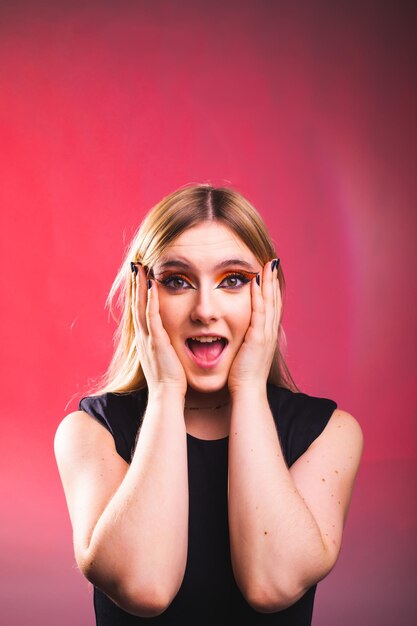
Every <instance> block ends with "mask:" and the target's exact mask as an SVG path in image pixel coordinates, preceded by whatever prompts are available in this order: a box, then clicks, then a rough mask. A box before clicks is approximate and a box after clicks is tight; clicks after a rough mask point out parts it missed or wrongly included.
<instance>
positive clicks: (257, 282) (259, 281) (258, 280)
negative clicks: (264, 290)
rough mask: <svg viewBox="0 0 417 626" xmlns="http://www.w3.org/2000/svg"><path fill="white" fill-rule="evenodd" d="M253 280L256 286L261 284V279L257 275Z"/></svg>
mask: <svg viewBox="0 0 417 626" xmlns="http://www.w3.org/2000/svg"><path fill="white" fill-rule="evenodd" d="M255 280H256V284H257V285H260V284H261V277H260V276H259V274H256V278H255Z"/></svg>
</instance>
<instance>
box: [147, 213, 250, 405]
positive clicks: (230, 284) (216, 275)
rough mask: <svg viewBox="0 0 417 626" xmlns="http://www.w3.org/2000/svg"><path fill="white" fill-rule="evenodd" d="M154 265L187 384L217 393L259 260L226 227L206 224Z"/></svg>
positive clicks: (241, 331)
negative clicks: (213, 339) (214, 339)
mask: <svg viewBox="0 0 417 626" xmlns="http://www.w3.org/2000/svg"><path fill="white" fill-rule="evenodd" d="M152 269H153V273H154V276H155V279H156V280H157V281H158V294H159V309H160V315H161V319H162V323H163V325H164V328H165V330H166V331H167V333H168V335H169V337H170V339H171V343H172V345H173V347H174V349H175V351H176V353H177V355H178V357H179V359H180V361H181V364H182V366H183V368H184V371H185V374H186V376H187V381H188V384H189V385H190V386H191V387H192V388H193V389H195V390H196V391H200V392H205V393H209V392H215V391H219V390H220V389H222V388H223V387H225V385H226V384H227V378H228V374H229V371H230V367H231V365H232V362H233V359H234V357H235V356H236V354H237V352H238V350H239V348H240V346H241V345H242V342H243V340H244V337H245V333H246V331H247V329H248V326H249V323H250V318H251V295H250V280H251V279H252V278H253V277H254V276H255V274H256V273H258V272H260V271H261V269H262V266H261V264H260V263H259V262H258V260H257V259H256V257H255V256H254V254H253V253H252V252H251V251H250V250H249V248H248V247H247V246H246V245H245V244H244V243H243V242H242V241H241V240H240V239H239V238H238V236H237V235H236V234H235V233H234V232H233V231H231V230H230V229H229V228H227V227H226V226H224V225H222V224H221V223H219V222H204V223H201V224H199V225H197V226H193V227H192V228H190V229H188V230H187V231H185V232H184V233H182V234H181V235H180V236H179V237H177V238H176V239H175V240H174V241H173V242H172V244H171V245H169V246H168V247H167V248H165V250H164V252H163V254H162V255H161V256H160V257H159V259H158V261H157V262H156V263H155V265H154V267H153V268H152ZM201 338H203V341H201ZM211 338H221V339H220V340H216V341H210V339H211ZM198 339H200V341H199V340H198ZM204 339H205V340H204Z"/></svg>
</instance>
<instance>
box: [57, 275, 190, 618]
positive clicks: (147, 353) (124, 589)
mask: <svg viewBox="0 0 417 626" xmlns="http://www.w3.org/2000/svg"><path fill="white" fill-rule="evenodd" d="M139 279H140V280H139ZM132 315H133V322H134V326H135V340H136V349H137V352H138V355H139V359H140V363H141V366H142V368H143V371H144V374H145V378H146V381H147V385H148V407H147V410H146V412H145V416H144V418H143V422H142V426H141V430H140V436H139V438H138V442H137V445H136V450H135V452H134V455H133V459H132V462H131V464H130V466H128V464H127V463H126V462H125V461H124V460H123V459H121V458H120V457H119V455H118V454H117V453H116V451H115V448H114V441H113V438H112V436H111V435H110V433H109V432H108V431H107V430H106V429H104V428H103V427H102V426H101V425H100V424H98V423H97V422H95V421H94V420H93V419H91V418H90V417H89V418H88V419H86V416H85V414H84V413H83V412H82V411H78V412H75V413H72V414H70V415H69V416H67V417H66V418H64V420H63V421H62V422H61V424H60V426H59V427H58V430H57V433H56V436H55V454H56V458H57V463H58V467H59V471H60V474H61V478H62V483H63V487H64V491H65V495H66V498H67V503H68V508H69V512H70V517H71V522H72V525H73V531H74V548H75V555H76V560H77V563H78V565H79V567H80V569H81V571H82V572H83V573H84V574H85V576H86V577H87V578H88V579H89V580H90V581H91V582H92V583H93V584H94V585H96V586H97V587H99V588H100V589H102V590H103V591H104V592H105V593H106V594H107V595H108V596H109V597H110V598H111V599H112V600H113V601H114V602H115V603H116V604H119V606H121V607H122V608H124V609H125V610H126V611H128V612H130V613H133V614H135V615H139V616H143V617H149V616H153V615H158V614H159V613H161V612H162V611H164V610H165V609H166V608H167V606H168V605H169V604H170V602H171V601H172V599H173V597H174V596H175V595H176V593H177V591H178V589H179V587H180V585H181V582H182V579H183V576H184V571H185V565H186V558H187V546H188V468H187V440H186V429H185V422H184V397H185V391H186V385H187V381H186V377H185V374H184V371H183V369H182V366H181V363H180V362H179V360H178V357H177V355H176V353H175V351H174V349H173V347H172V345H171V343H170V340H169V337H168V335H167V333H166V331H165V329H164V328H163V326H162V322H161V318H160V315H159V305H158V292H157V287H156V285H155V286H154V288H153V289H147V287H146V276H145V273H144V270H143V268H142V267H141V268H140V271H139V274H138V276H137V277H136V278H135V277H134V276H133V278H132Z"/></svg>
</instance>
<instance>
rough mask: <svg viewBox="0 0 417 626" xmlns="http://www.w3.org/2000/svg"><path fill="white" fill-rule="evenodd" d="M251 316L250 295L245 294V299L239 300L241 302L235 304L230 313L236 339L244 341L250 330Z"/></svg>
mask: <svg viewBox="0 0 417 626" xmlns="http://www.w3.org/2000/svg"><path fill="white" fill-rule="evenodd" d="M251 314H252V307H251V300H250V294H249V295H247V294H245V298H242V299H239V302H235V303H234V304H233V305H232V307H231V309H230V311H229V319H230V320H231V324H232V328H233V331H234V334H235V335H236V338H239V339H240V340H243V337H244V335H245V333H246V331H247V330H248V328H249V324H250V320H251Z"/></svg>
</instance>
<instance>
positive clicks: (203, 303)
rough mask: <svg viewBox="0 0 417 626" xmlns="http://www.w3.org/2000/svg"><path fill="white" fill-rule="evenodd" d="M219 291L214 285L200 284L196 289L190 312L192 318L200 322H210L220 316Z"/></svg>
mask: <svg viewBox="0 0 417 626" xmlns="http://www.w3.org/2000/svg"><path fill="white" fill-rule="evenodd" d="M217 295H218V292H216V290H215V289H213V287H212V286H204V287H203V286H200V288H199V289H196V290H195V295H194V299H193V304H192V308H191V312H190V316H191V320H192V321H193V322H197V323H198V322H199V323H200V324H209V323H210V322H213V321H215V320H217V319H218V318H219V302H218V298H217V297H216V296H217Z"/></svg>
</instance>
